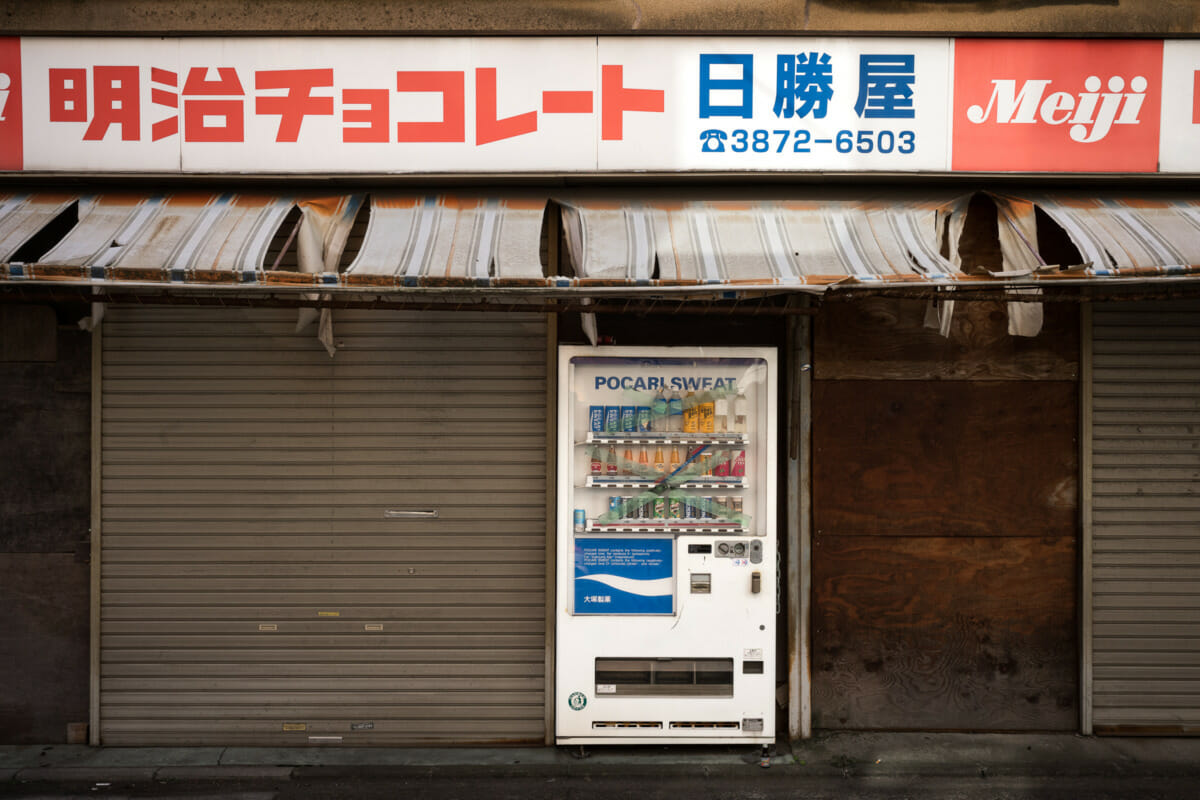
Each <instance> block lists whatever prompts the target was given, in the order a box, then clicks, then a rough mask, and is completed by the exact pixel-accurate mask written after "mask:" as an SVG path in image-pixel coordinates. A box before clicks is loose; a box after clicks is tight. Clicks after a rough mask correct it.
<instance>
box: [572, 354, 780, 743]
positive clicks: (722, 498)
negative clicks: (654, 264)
mask: <svg viewBox="0 0 1200 800" xmlns="http://www.w3.org/2000/svg"><path fill="white" fill-rule="evenodd" d="M776 380H777V377H776V360H775V350H774V349H772V348H726V347H719V348H707V347H706V348H682V347H659V348H625V347H563V348H560V356H559V395H558V397H559V401H558V414H559V451H558V455H559V457H558V525H557V529H558V538H557V561H558V569H557V573H558V575H557V633H556V666H555V671H556V680H555V684H556V698H555V709H556V715H555V716H556V735H557V741H558V743H559V744H567V745H587V744H637V743H645V744H731V743H732V744H753V745H766V744H770V743H772V742H773V741H774V740H775V736H774V731H775V714H774V708H775V668H774V665H775V616H776V611H777V609H776V607H777V603H778V595H777V592H776V581H777V572H776V552H777V551H776V537H775V505H776V495H775V442H776V401H775V398H776V392H777V387H776Z"/></svg>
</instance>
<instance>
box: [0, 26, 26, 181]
mask: <svg viewBox="0 0 1200 800" xmlns="http://www.w3.org/2000/svg"><path fill="white" fill-rule="evenodd" d="M24 163H25V154H24V140H23V138H22V127H21V40H20V39H18V38H17V37H16V36H4V37H0V169H12V170H18V169H21V168H22V167H23V166H24Z"/></svg>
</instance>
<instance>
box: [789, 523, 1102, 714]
mask: <svg viewBox="0 0 1200 800" xmlns="http://www.w3.org/2000/svg"><path fill="white" fill-rule="evenodd" d="M1075 590H1076V542H1075V538H1074V537H1073V536H1061V537H1052V538H1020V539H1017V538H989V537H982V538H894V537H875V536H852V537H847V536H820V535H818V536H816V537H814V539H813V596H814V600H813V617H812V619H813V635H812V639H813V664H812V669H813V709H814V710H813V714H814V717H813V725H814V727H817V728H843V729H854V728H857V729H915V730H1040V731H1051V730H1064V731H1065V730H1075V729H1076V727H1077V725H1078V709H1077V702H1078V693H1079V686H1078V678H1077V675H1078V671H1077V655H1076V613H1075V607H1076V602H1075Z"/></svg>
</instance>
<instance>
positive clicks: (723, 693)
mask: <svg viewBox="0 0 1200 800" xmlns="http://www.w3.org/2000/svg"><path fill="white" fill-rule="evenodd" d="M596 685H597V689H596V692H597V694H601V693H603V694H605V695H610V696H611V695H617V696H625V697H733V659H732V658H597V659H596ZM599 686H604V691H603V692H600V689H599V688H598V687H599Z"/></svg>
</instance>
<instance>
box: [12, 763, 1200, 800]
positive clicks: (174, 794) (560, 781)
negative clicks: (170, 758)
mask: <svg viewBox="0 0 1200 800" xmlns="http://www.w3.org/2000/svg"><path fill="white" fill-rule="evenodd" d="M10 797H11V798H24V799H25V800H35V799H36V800H67V799H68V798H70V799H71V800H78V799H82V798H89V800H96V799H97V798H102V799H103V800H125V798H129V800H133V799H134V798H163V800H168V799H169V800H323V799H325V798H328V799H329V800H334V799H335V798H336V799H340V798H346V799H347V800H349V799H350V798H354V799H355V800H376V799H378V800H395V798H404V799H405V800H415V799H416V798H429V799H430V800H542V799H543V798H544V799H545V800H551V799H553V800H592V799H593V798H594V799H595V800H616V799H617V798H634V797H635V798H637V799H638V800H776V798H779V799H780V800H782V799H783V798H788V800H902V799H903V798H913V800H918V799H919V800H928V799H929V798H945V800H1080V799H1081V798H1086V800H1135V799H1136V800H1195V798H1200V779H1198V778H1196V777H1169V778H1167V777H1164V778H1153V777H1136V778H1135V777H1116V778H1114V777H1104V778H1078V777H1076V778H1047V777H1036V778H1016V777H1009V776H1004V777H982V776H981V777H976V778H945V777H939V778H914V777H904V778H886V777H872V778H863V777H848V778H835V777H822V778H802V779H797V778H796V777H795V776H786V775H783V774H772V773H769V772H758V771H753V770H748V771H747V774H746V775H745V776H729V775H722V776H712V777H704V776H701V775H697V776H696V777H682V778H681V777H678V776H673V777H670V778H662V779H653V778H651V779H647V778H645V777H644V776H636V777H620V776H614V777H549V776H544V775H543V776H532V775H531V776H516V777H512V776H510V777H504V778H494V777H461V778H459V777H452V776H438V777H411V776H398V777H394V778H386V777H378V776H373V777H369V778H354V777H352V776H340V777H313V778H308V777H304V776H300V777H293V778H292V779H290V780H264V779H253V780H232V779H225V780H220V781H211V780H210V781H170V782H155V783H148V784H121V783H87V784H78V783H76V784H50V783H19V782H15V781H13V782H6V783H0V798H10Z"/></svg>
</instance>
